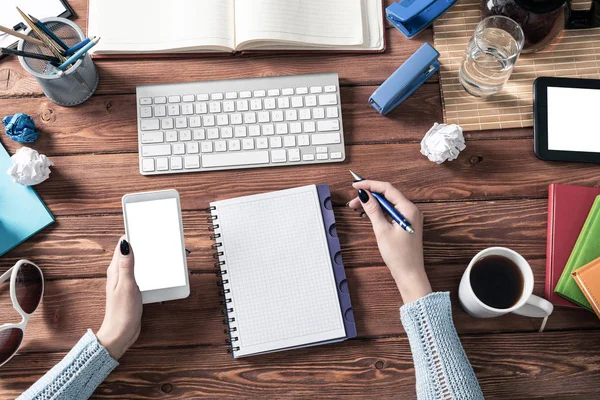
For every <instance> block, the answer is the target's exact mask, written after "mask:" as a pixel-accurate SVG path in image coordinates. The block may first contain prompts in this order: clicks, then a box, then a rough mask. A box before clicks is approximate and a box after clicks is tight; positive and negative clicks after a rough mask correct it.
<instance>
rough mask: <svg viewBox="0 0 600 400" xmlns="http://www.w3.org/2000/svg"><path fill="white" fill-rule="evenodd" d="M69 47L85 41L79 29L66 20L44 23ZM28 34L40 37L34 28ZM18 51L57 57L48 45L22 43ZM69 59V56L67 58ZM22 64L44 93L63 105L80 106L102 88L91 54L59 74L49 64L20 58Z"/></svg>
mask: <svg viewBox="0 0 600 400" xmlns="http://www.w3.org/2000/svg"><path fill="white" fill-rule="evenodd" d="M41 22H43V23H44V24H45V25H46V27H47V28H48V29H50V30H51V31H52V32H53V33H54V34H55V35H56V36H57V37H58V38H59V39H60V40H62V41H63V42H64V43H65V44H66V45H67V46H69V47H72V46H75V45H76V44H77V43H79V42H81V41H82V40H84V39H85V35H84V34H83V31H82V30H81V28H79V26H77V25H76V24H75V23H74V22H72V21H70V20H68V19H65V18H46V19H44V20H42V21H41ZM27 35H29V36H31V37H34V38H38V37H37V36H36V35H35V33H34V32H33V31H32V30H31V29H30V30H29V31H28V32H27ZM18 49H19V50H21V51H27V52H31V53H39V54H44V55H47V56H53V54H52V52H51V51H50V50H49V49H47V48H46V47H45V46H41V45H37V44H35V43H31V42H25V41H24V40H20V41H19V44H18ZM67 58H68V57H67ZM19 60H20V61H21V65H22V66H23V68H25V70H26V71H27V72H29V73H30V74H31V75H33V76H34V77H35V79H37V81H38V83H39V84H40V86H41V87H42V90H43V91H44V94H45V95H46V96H47V97H48V98H49V99H50V100H52V101H53V102H54V103H56V104H58V105H59V106H65V107H70V106H76V105H78V104H81V103H83V102H84V101H86V100H87V99H89V98H90V97H91V96H92V95H93V94H94V92H95V91H96V88H97V87H98V71H97V70H96V66H95V65H94V62H93V61H92V57H90V55H89V54H87V53H86V54H85V55H84V56H83V57H81V58H80V59H79V60H77V62H76V63H75V64H73V65H72V66H71V67H70V68H68V69H67V70H65V71H62V72H58V71H57V69H56V68H55V67H54V66H52V65H51V64H50V62H48V61H43V60H38V59H33V58H25V57H21V56H19Z"/></svg>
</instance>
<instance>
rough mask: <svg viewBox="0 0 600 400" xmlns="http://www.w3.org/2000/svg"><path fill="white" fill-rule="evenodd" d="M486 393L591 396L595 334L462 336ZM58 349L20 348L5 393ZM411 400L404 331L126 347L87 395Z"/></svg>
mask: <svg viewBox="0 0 600 400" xmlns="http://www.w3.org/2000/svg"><path fill="white" fill-rule="evenodd" d="M461 339H462V343H463V345H464V347H465V351H466V353H467V355H468V357H469V359H470V360H471V363H472V364H473V366H474V369H475V373H476V375H477V377H478V379H479V382H480V385H481V388H482V390H483V393H484V395H485V398H486V399H507V398H510V399H565V398H569V399H574V398H575V399H591V398H597V397H598V396H599V395H600V389H599V388H598V385H597V382H598V379H600V367H599V365H600V347H598V346H597V343H598V341H599V340H600V332H598V331H588V332H556V333H543V334H539V335H532V334H511V335H500V334H498V335H488V336H484V337H481V336H463V337H462V338H461ZM62 355H63V354H62V353H49V354H35V353H34V354H23V355H18V356H17V357H15V359H13V360H12V361H11V364H10V368H3V369H2V370H0V396H1V397H3V398H14V397H15V396H18V395H19V394H20V393H21V392H22V391H24V390H25V389H27V388H28V387H29V385H31V384H32V383H33V382H34V381H35V380H36V379H37V378H38V377H39V376H41V375H42V374H43V373H44V372H45V371H47V370H48V369H49V368H50V367H51V366H52V365H54V364H55V363H56V362H58V361H59V360H60V358H61V357H62ZM374 396H376V397H377V398H383V399H388V398H402V399H414V398H415V378H414V369H413V362H412V356H411V353H410V347H409V343H408V340H407V339H406V338H386V339H377V340H351V341H347V342H344V343H339V344H334V345H328V346H320V347H314V348H309V349H302V350H294V351H292V352H282V353H275V354H270V355H266V356H259V357H250V358H247V359H240V360H232V359H231V356H229V355H228V354H226V353H225V349H224V348H222V347H191V348H178V349H139V350H130V351H129V352H128V353H126V354H125V356H124V357H123V358H122V359H121V365H120V366H119V367H118V368H117V369H116V370H115V371H113V373H112V374H111V375H110V376H109V377H108V378H107V379H106V381H105V382H104V383H103V384H102V385H101V386H100V387H99V388H98V389H97V391H96V393H95V396H94V398H107V399H121V398H129V399H143V398H159V399H172V398H177V399H180V398H186V399H191V398H203V399H204V398H237V399H239V398H278V399H298V398H319V399H337V398H342V397H343V398H352V399H367V398H373V397H374Z"/></svg>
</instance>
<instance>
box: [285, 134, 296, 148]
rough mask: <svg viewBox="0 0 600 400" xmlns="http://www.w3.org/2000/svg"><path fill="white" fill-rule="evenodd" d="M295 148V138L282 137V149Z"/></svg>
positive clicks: (289, 136)
mask: <svg viewBox="0 0 600 400" xmlns="http://www.w3.org/2000/svg"><path fill="white" fill-rule="evenodd" d="M295 146H296V136H291V135H288V136H284V137H283V147H295Z"/></svg>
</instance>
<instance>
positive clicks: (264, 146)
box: [256, 137, 269, 149]
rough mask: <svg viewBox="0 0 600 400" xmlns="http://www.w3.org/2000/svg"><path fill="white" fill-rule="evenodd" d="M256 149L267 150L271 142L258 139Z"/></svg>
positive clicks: (263, 138)
mask: <svg viewBox="0 0 600 400" xmlns="http://www.w3.org/2000/svg"><path fill="white" fill-rule="evenodd" d="M256 148H257V149H267V148H269V142H268V140H267V138H266V137H259V138H256Z"/></svg>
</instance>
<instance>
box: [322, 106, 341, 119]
mask: <svg viewBox="0 0 600 400" xmlns="http://www.w3.org/2000/svg"><path fill="white" fill-rule="evenodd" d="M325 112H326V114H327V118H337V117H339V115H338V109H337V107H327V108H326V109H325Z"/></svg>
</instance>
